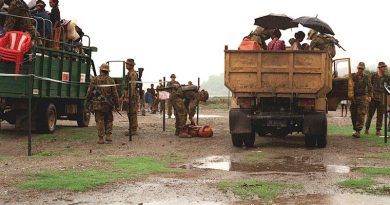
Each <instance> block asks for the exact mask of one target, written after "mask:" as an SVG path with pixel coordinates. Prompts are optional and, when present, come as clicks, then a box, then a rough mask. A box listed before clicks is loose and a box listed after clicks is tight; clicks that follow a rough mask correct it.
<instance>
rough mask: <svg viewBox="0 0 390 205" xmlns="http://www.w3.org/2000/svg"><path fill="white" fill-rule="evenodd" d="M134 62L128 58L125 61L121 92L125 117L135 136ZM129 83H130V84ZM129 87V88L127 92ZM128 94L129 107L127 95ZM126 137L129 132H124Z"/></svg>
mask: <svg viewBox="0 0 390 205" xmlns="http://www.w3.org/2000/svg"><path fill="white" fill-rule="evenodd" d="M134 66H135V62H134V59H132V58H129V59H127V60H126V69H127V71H128V73H127V75H126V76H125V84H126V86H125V91H123V95H122V98H123V99H124V100H123V101H124V103H125V104H126V105H127V117H128V118H129V123H130V126H131V127H130V129H131V134H132V135H136V134H137V128H138V121H137V109H138V92H137V87H136V86H137V83H136V81H138V74H137V73H136V72H135V70H134ZM130 81H131V82H130ZM129 85H130V87H131V89H130V92H129V89H128V88H129ZM129 93H130V105H129V98H128V94H129ZM125 135H126V136H129V131H126V132H125Z"/></svg>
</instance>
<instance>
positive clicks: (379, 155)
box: [367, 152, 390, 159]
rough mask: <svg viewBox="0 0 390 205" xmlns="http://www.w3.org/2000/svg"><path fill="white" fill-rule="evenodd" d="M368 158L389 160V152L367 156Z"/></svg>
mask: <svg viewBox="0 0 390 205" xmlns="http://www.w3.org/2000/svg"><path fill="white" fill-rule="evenodd" d="M367 157H368V158H376V159H390V152H385V153H379V154H369V155H367Z"/></svg>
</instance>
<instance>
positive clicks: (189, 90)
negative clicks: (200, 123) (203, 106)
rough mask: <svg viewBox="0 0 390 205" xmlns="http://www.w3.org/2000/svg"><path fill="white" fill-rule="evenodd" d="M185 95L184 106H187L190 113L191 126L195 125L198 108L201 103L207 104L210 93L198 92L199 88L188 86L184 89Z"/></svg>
mask: <svg viewBox="0 0 390 205" xmlns="http://www.w3.org/2000/svg"><path fill="white" fill-rule="evenodd" d="M182 90H183V95H184V105H185V106H186V109H187V113H188V120H190V122H191V125H195V121H194V116H195V113H196V107H197V106H198V104H199V101H203V102H206V101H207V100H208V99H209V93H208V92H207V91H205V90H201V91H199V90H198V87H197V86H194V85H187V86H183V87H182Z"/></svg>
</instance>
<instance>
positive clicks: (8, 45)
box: [0, 31, 31, 79]
mask: <svg viewBox="0 0 390 205" xmlns="http://www.w3.org/2000/svg"><path fill="white" fill-rule="evenodd" d="M30 47H31V37H30V35H28V34H27V33H24V32H21V31H9V32H7V33H6V34H5V36H4V37H3V38H0V59H1V60H5V61H12V62H15V64H16V67H15V74H19V70H20V65H21V64H22V60H23V57H24V54H25V53H26V52H27V51H29V50H30ZM16 78H17V77H15V79H16Z"/></svg>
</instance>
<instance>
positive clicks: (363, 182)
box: [338, 178, 375, 189]
mask: <svg viewBox="0 0 390 205" xmlns="http://www.w3.org/2000/svg"><path fill="white" fill-rule="evenodd" d="M374 184H375V181H374V180H373V179H369V178H364V179H348V180H345V181H342V182H339V183H338V185H339V186H340V187H343V188H349V189H367V188H368V187H369V186H371V185H374Z"/></svg>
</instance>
